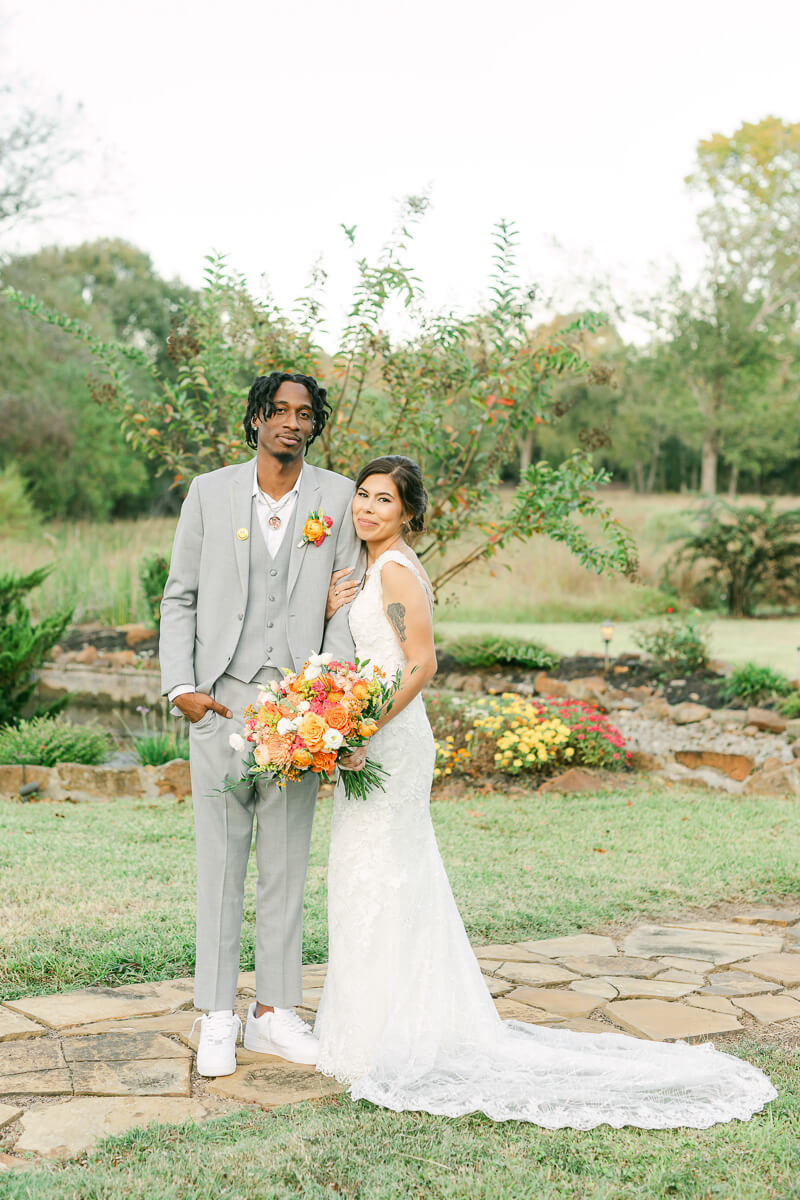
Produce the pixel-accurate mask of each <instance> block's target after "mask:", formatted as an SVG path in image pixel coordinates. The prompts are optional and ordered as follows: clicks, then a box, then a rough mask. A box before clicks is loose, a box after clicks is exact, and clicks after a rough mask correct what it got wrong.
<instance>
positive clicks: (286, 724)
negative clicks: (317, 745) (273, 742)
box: [278, 717, 296, 737]
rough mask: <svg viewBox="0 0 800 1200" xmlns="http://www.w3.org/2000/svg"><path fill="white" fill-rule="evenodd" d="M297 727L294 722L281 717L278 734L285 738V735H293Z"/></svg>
mask: <svg viewBox="0 0 800 1200" xmlns="http://www.w3.org/2000/svg"><path fill="white" fill-rule="evenodd" d="M295 728H296V726H295V723H294V721H290V720H289V718H288V717H281V719H280V721H278V733H279V734H280V735H281V737H283V735H284V734H285V733H293V732H294V730H295Z"/></svg>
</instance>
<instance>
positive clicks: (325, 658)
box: [315, 651, 333, 667]
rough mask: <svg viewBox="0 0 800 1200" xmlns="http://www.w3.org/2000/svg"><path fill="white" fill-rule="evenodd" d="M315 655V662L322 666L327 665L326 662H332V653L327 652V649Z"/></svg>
mask: <svg viewBox="0 0 800 1200" xmlns="http://www.w3.org/2000/svg"><path fill="white" fill-rule="evenodd" d="M315 657H316V660H317V662H318V663H321V664H322V666H323V667H327V665H328V663H332V662H333V655H332V654H328V652H327V651H326V652H325V653H324V654H317V655H316V656H315Z"/></svg>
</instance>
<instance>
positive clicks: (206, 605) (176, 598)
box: [159, 459, 363, 695]
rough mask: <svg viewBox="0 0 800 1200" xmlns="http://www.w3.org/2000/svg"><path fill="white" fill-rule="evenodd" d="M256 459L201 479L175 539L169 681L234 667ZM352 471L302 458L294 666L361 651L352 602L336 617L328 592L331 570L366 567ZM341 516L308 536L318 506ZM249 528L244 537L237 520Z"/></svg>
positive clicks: (292, 615)
mask: <svg viewBox="0 0 800 1200" xmlns="http://www.w3.org/2000/svg"><path fill="white" fill-rule="evenodd" d="M253 470H254V464H253V459H250V460H249V461H248V462H246V463H239V464H237V465H236V466H233V467H221V468H220V469H219V470H218V471H211V472H209V474H207V475H198V476H197V477H196V478H195V479H193V480H192V483H191V486H190V487H189V491H188V492H187V494H186V499H185V500H184V502H183V508H182V509H181V515H180V520H179V521H178V528H177V530H176V533H175V541H174V544H173V547H172V561H171V563H170V571H169V578H168V579H167V585H166V587H165V589H164V597H163V599H162V601H161V637H160V643H159V657H160V660H161V690H162V692H163V693H164V695H167V693H168V692H170V691H171V690H172V688H174V687H177V686H178V684H182V683H192V684H194V687H195V689H196V690H197V691H201V692H207V691H208V690H209V689H210V688H211V687H213V685H214V683H215V682H216V680H217V679H219V677H220V676H221V675H223V674H224V673H225V669H226V667H227V666H228V663H229V662H230V661H231V658H232V657H233V653H234V650H235V649H236V643H237V641H238V638H239V634H240V632H241V628H242V614H243V613H244V611H245V606H246V604H247V592H248V587H249V563H250V538H251V537H254V536H255V537H261V533H260V531H259V530H257V529H256V530H254V529H250V511H251V503H252V490H253ZM352 498H353V483H352V480H350V479H346V478H345V477H344V476H343V475H336V474H334V472H332V471H325V470H323V469H322V468H320V467H313V466H311V464H310V463H305V464H304V466H303V477H302V480H301V486H300V492H299V495H298V497H297V507H296V509H295V516H294V521H293V526H292V528H291V529H287V531H286V534H285V536H286V537H287V538H288V537H290V538H291V539H292V546H291V558H290V560H289V578H288V584H287V594H288V603H287V612H286V622H287V640H288V644H289V647H290V650H291V653H292V659H293V662H294V666H295V669H298V668H299V667H300V666H301V665H302V664H303V662H304V661H305V659H307V658H308V656H309V655H310V654H317V653H319V651H320V650H325V651H330V653H331V654H333V655H334V657H336V658H345V659H352V657H353V642H352V639H351V637H350V629H349V626H348V624H347V611H348V610H347V607H346V606H345V607H343V608H340V609H339V610H338V611H337V612H336V613H334V615H333V617H331V619H330V621H328V623H327V625H326V623H325V601H326V598H327V594H328V584H329V583H330V578H331V574H332V573H333V572H334V571H338V570H340V569H341V568H343V567H357V572H356V573H357V574H359V573H362V572H363V564H362V563H361V557H362V555H361V543H360V541H359V539H358V538H357V537H356V533H355V530H354V528H353V522H352V518H351V514H350V502H351V500H352ZM319 508H322V509H323V511H324V512H325V514H326V515H327V516H329V517H332V518H333V526H332V532H331V535H330V536H329V537H326V539H325V541H324V542H323V544H322V545H321V546H314V545H303V546H302V548H301V547H300V545H299V543H300V541H301V540H302V530H303V525H304V524H305V521H306V520H307V518H308V515H309V513H310V512H311V511H312V509H319ZM244 529H246V530H247V531H248V537H247V538H246V539H241V538H239V537H237V531H238V530H244Z"/></svg>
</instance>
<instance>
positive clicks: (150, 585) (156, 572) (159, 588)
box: [139, 554, 169, 629]
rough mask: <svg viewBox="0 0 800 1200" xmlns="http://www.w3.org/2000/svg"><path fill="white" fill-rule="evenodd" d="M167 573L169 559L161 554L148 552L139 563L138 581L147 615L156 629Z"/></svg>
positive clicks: (159, 620) (159, 618) (159, 622)
mask: <svg viewBox="0 0 800 1200" xmlns="http://www.w3.org/2000/svg"><path fill="white" fill-rule="evenodd" d="M168 575H169V559H168V558H165V557H164V555H163V554H150V555H148V556H147V558H143V559H142V561H141V562H140V564H139V582H140V584H141V585H142V592H143V593H144V598H145V602H146V604H147V615H148V617H149V619H150V620H152V622H153V624H154V625H155V627H156V629H159V628H160V626H161V600H162V597H163V595H164V588H165V587H166V586H167V576H168Z"/></svg>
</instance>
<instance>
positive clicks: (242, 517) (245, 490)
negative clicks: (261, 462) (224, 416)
mask: <svg viewBox="0 0 800 1200" xmlns="http://www.w3.org/2000/svg"><path fill="white" fill-rule="evenodd" d="M254 471H255V459H252V458H251V459H250V461H249V462H246V463H242V465H241V467H240V469H239V470H238V471H237V472H236V475H235V476H234V479H233V482H232V484H231V537H232V538H233V545H234V556H235V558H236V569H237V571H238V572H239V583H240V584H241V588H242V605H243V606H244V605H246V604H247V592H248V587H249V583H250V539H251V538H252V537H255V536H257V535H258V534H259V530H258V529H251V528H250V520H251V516H252V511H253V472H254ZM240 529H246V530H247V537H246V538H240V537H239V536H238V534H239V530H240Z"/></svg>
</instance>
